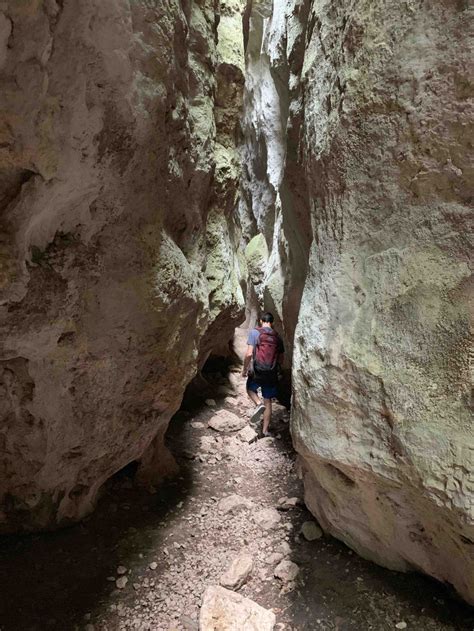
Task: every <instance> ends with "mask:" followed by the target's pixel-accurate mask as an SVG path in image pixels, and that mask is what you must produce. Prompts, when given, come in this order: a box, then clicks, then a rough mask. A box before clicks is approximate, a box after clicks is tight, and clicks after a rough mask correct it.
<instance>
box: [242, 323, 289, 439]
mask: <svg viewBox="0 0 474 631" xmlns="http://www.w3.org/2000/svg"><path fill="white" fill-rule="evenodd" d="M273 320H274V318H273V315H272V314H271V313H264V314H263V315H262V316H261V318H260V320H259V324H260V326H258V327H256V328H255V329H252V330H251V331H250V332H249V336H248V339H247V353H246V355H245V358H244V367H243V369H242V376H243V377H247V394H248V396H249V397H250V399H251V400H252V401H253V402H254V403H255V406H256V407H255V411H254V413H253V414H252V419H251V421H255V420H257V419H258V418H259V417H260V415H261V414H262V412H263V427H262V433H263V435H264V436H271V434H270V432H269V426H270V421H271V418H272V399H274V398H275V397H276V396H277V386H278V370H279V365H280V364H281V362H282V361H283V353H284V348H283V342H282V339H281V337H280V336H279V335H278V333H277V332H276V331H275V330H274V329H273ZM259 388H261V390H262V397H263V403H262V402H261V400H260V398H259V396H258V389H259Z"/></svg>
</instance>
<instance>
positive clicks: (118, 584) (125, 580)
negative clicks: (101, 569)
mask: <svg viewBox="0 0 474 631" xmlns="http://www.w3.org/2000/svg"><path fill="white" fill-rule="evenodd" d="M127 583H128V578H127V577H126V576H121V577H120V578H118V579H117V580H116V581H115V585H116V587H117V589H123V588H124V587H125V585H126V584H127Z"/></svg>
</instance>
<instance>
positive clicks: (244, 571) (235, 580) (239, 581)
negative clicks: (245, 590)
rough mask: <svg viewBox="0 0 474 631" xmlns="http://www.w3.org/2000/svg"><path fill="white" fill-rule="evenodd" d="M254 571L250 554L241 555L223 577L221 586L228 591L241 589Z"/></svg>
mask: <svg viewBox="0 0 474 631" xmlns="http://www.w3.org/2000/svg"><path fill="white" fill-rule="evenodd" d="M252 569H253V559H252V557H251V556H250V555H249V554H239V556H238V557H236V558H235V559H234V560H233V561H232V563H231V564H230V566H229V568H228V569H227V571H226V572H225V573H224V574H223V575H222V577H221V580H220V584H221V585H222V587H227V588H228V589H239V588H240V587H242V585H243V584H244V583H245V581H246V580H247V578H248V576H249V574H250V572H251V571H252Z"/></svg>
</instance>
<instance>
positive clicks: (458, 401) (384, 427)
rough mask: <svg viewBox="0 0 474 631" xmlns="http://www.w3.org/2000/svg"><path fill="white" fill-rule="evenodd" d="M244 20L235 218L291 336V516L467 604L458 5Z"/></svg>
mask: <svg viewBox="0 0 474 631" xmlns="http://www.w3.org/2000/svg"><path fill="white" fill-rule="evenodd" d="M247 15H248V20H249V26H248V32H247V68H248V77H247V82H246V99H247V104H248V108H247V109H246V114H245V120H246V122H247V125H246V128H245V129H246V142H247V152H248V155H252V156H253V160H248V161H247V163H248V165H249V169H250V171H251V173H250V174H247V178H248V180H249V182H248V184H247V187H246V190H247V204H246V208H245V212H247V213H248V214H249V215H250V217H251V218H250V219H249V220H248V221H247V225H248V226H249V228H248V233H249V236H254V234H255V231H257V230H258V231H260V232H261V233H262V235H264V237H265V240H266V244H267V246H268V250H269V256H268V262H267V264H266V266H265V267H264V276H265V284H266V287H265V288H264V290H263V291H264V294H265V292H266V296H265V301H266V305H267V306H269V307H271V306H273V305H275V307H276V310H277V311H278V313H279V314H280V317H281V319H282V320H283V326H284V328H285V332H286V335H287V338H289V339H290V341H291V339H292V331H295V327H296V331H295V334H294V361H293V373H292V374H293V412H292V432H293V438H294V443H295V446H296V448H297V450H298V451H299V453H300V456H301V465H302V472H303V475H304V482H305V493H306V502H307V504H308V506H309V508H310V509H311V510H312V511H313V513H314V514H315V515H316V516H317V518H318V519H319V521H320V523H321V525H322V526H323V527H324V528H325V530H326V531H328V532H329V533H331V534H333V535H335V536H336V537H339V538H341V539H342V540H343V541H345V542H346V543H347V544H348V545H350V546H351V547H352V548H354V549H355V550H356V551H357V552H359V553H360V554H361V555H363V556H365V557H366V558H369V559H372V560H374V561H376V562H377V563H380V564H383V565H385V566H388V567H390V568H394V569H398V570H411V569H416V570H420V571H423V572H426V573H428V574H431V575H432V576H434V577H436V578H438V579H440V580H442V581H445V582H447V583H450V584H452V585H453V586H454V587H455V588H456V589H457V590H458V592H459V593H460V594H461V595H462V596H463V597H464V598H465V599H467V600H468V601H471V602H473V601H474V545H473V544H474V478H473V471H474V442H473V438H474V433H473V414H472V413H473V398H472V397H473V395H472V386H473V383H472V382H473V380H472V373H471V374H470V367H469V352H470V351H471V353H472V306H473V305H472V303H473V291H472V289H473V283H472V275H471V268H470V266H471V264H472V259H471V254H472V234H473V229H472V228H473V225H472V223H473V214H472V210H471V209H470V208H469V203H470V199H471V198H470V195H472V165H470V163H469V162H468V159H469V153H470V141H469V134H468V129H469V127H468V123H469V118H470V115H472V100H470V97H471V96H472V92H471V91H470V88H469V85H470V84H469V80H468V75H467V72H468V61H469V60H468V47H467V46H466V42H467V40H468V34H467V28H468V19H467V3H465V2H462V1H460V2H454V1H448V0H443V1H442V2H438V3H424V2H421V1H418V0H408V1H407V2H401V3H393V2H388V0H377V1H375V2H374V1H373V0H357V1H356V2H348V1H347V0H317V1H316V0H314V1H312V2H310V1H309V0H307V1H306V0H293V1H292V2H288V3H287V2H283V0H274V2H273V4H272V3H271V2H253V3H252V2H249V5H248V11H247ZM259 46H260V48H261V54H260V53H259V52H258V50H259ZM285 129H286V134H285ZM244 177H245V172H244ZM252 218H253V219H252ZM309 220H310V223H309ZM255 226H256V227H255ZM302 230H303V231H306V232H301V231H302ZM252 231H253V233H252ZM298 232H300V235H299V237H298V236H296V235H297V233H298ZM295 233H296V234H295ZM309 242H311V247H310V249H309V248H308V244H309ZM308 252H309V257H308V258H306V255H307V254H308ZM301 279H303V280H304V290H303V291H302V293H301V291H300V287H302V284H303V283H302V280H301ZM471 357H472V355H471ZM471 371H472V367H471Z"/></svg>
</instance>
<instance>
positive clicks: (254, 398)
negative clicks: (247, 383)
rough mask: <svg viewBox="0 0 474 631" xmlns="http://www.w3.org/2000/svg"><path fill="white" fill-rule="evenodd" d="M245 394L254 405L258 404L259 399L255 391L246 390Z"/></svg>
mask: <svg viewBox="0 0 474 631" xmlns="http://www.w3.org/2000/svg"><path fill="white" fill-rule="evenodd" d="M247 395H248V397H249V399H250V400H251V401H253V402H254V403H255V405H260V403H261V401H260V399H259V396H258V394H257V393H256V392H254V391H253V390H247Z"/></svg>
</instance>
